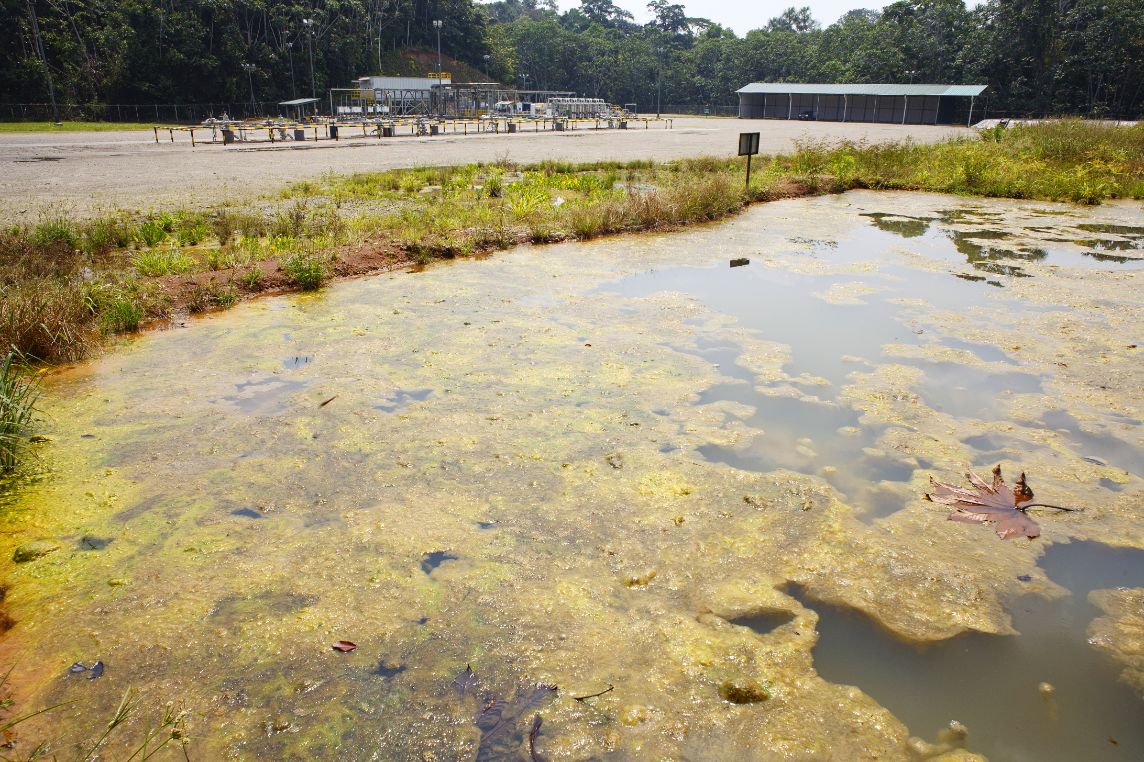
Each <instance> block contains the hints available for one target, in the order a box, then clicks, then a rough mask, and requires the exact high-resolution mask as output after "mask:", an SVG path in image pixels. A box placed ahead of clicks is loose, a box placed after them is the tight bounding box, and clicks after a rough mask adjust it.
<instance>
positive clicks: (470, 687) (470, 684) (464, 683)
mask: <svg viewBox="0 0 1144 762" xmlns="http://www.w3.org/2000/svg"><path fill="white" fill-rule="evenodd" d="M453 687H454V688H456V689H457V692H458V693H460V694H461V695H462V696H464V695H466V694H467V693H468V692H469V691H475V690H476V689H477V673H476V672H474V671H473V668H472V666H471V665H469V664H466V665H465V671H464V672H462V673H461V674H459V675H457V676H456V677H454V678H453Z"/></svg>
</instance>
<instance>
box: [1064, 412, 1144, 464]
mask: <svg viewBox="0 0 1144 762" xmlns="http://www.w3.org/2000/svg"><path fill="white" fill-rule="evenodd" d="M1041 423H1042V424H1043V425H1044V426H1046V427H1047V428H1050V429H1055V430H1056V431H1060V432H1063V433H1064V434H1065V438H1066V439H1067V440H1068V442H1069V444H1070V445H1071V446H1072V447H1073V448H1074V450H1075V451H1076V453H1077V454H1078V455H1080V456H1081V457H1087V458H1096V459H1097V461H1096V462H1097V464H1098V465H1100V464H1105V463H1106V464H1108V465H1111V466H1115V467H1116V468H1122V469H1124V470H1125V471H1130V472H1132V473H1134V474H1136V475H1137V476H1142V477H1144V449H1142V448H1140V447H1137V446H1135V445H1132V444H1130V443H1128V442H1125V441H1124V440H1123V439H1119V438H1117V437H1115V436H1112V435H1111V434H1104V435H1101V434H1092V433H1089V432H1088V431H1085V430H1084V429H1082V428H1081V427H1080V422H1079V421H1077V419H1076V418H1074V417H1073V416H1072V415H1070V414H1069V413H1067V412H1065V411H1064V410H1052V411H1050V412H1048V413H1046V414H1045V416H1044V417H1043V418H1042V419H1041ZM1097 425H1099V424H1097ZM1130 425H1135V426H1138V425H1139V424H1138V423H1136V424H1130Z"/></svg>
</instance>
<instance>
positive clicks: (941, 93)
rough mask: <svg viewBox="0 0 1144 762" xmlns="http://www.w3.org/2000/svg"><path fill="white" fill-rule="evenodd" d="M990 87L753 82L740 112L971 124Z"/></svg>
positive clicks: (759, 116)
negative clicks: (984, 94)
mask: <svg viewBox="0 0 1144 762" xmlns="http://www.w3.org/2000/svg"><path fill="white" fill-rule="evenodd" d="M985 88H986V86H985V85H889V84H858V85H818V84H804V83H800V82H752V83H751V84H749V85H747V86H746V87H743V88H741V89H740V90H739V91H738V93H739V118H741V119H807V120H822V121H831V122H881V123H883V124H966V125H969V124H972V123H973V112H974V110H975V107H976V105H977V98H978V96H980V95H981V93H982V92H984V91H985ZM978 113H979V114H980V111H979V112H978Z"/></svg>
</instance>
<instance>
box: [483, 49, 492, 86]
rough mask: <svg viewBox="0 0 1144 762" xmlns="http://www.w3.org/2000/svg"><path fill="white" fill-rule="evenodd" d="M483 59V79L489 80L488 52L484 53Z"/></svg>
mask: <svg viewBox="0 0 1144 762" xmlns="http://www.w3.org/2000/svg"><path fill="white" fill-rule="evenodd" d="M484 59H485V79H486V80H491V79H492V77H490V76H489V54H488V53H485V55H484Z"/></svg>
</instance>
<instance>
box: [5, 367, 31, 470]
mask: <svg viewBox="0 0 1144 762" xmlns="http://www.w3.org/2000/svg"><path fill="white" fill-rule="evenodd" d="M38 396H39V384H38V382H37V381H36V379H35V377H34V376H33V375H32V373H31V372H29V371H28V369H27V368H26V367H25V366H24V365H23V363H22V362H20V356H19V355H18V354H17V353H16V352H14V351H11V350H10V351H8V353H7V354H6V355H5V356H4V359H3V361H0V472H8V471H11V470H12V469H14V468H15V467H16V465H17V464H18V463H19V462H20V457H21V455H23V453H24V450H25V449H26V448H27V446H28V442H29V433H30V432H31V429H32V424H33V420H34V417H35V412H36V398H37V397H38Z"/></svg>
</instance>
